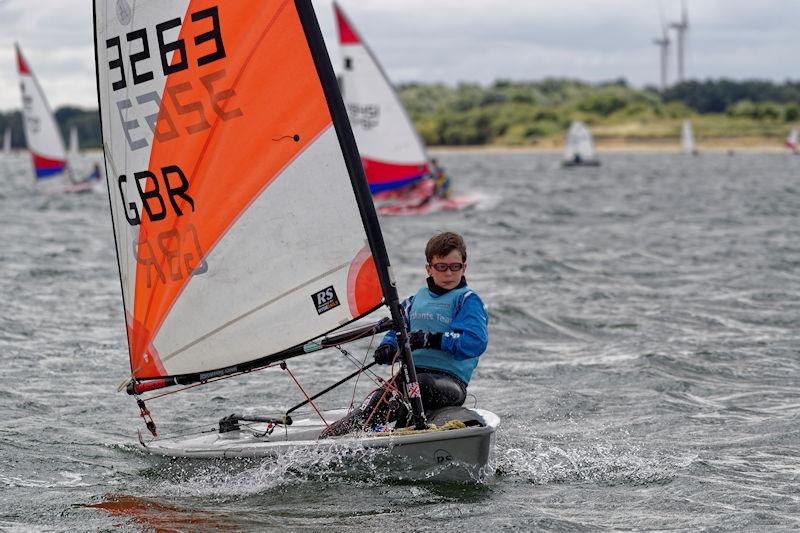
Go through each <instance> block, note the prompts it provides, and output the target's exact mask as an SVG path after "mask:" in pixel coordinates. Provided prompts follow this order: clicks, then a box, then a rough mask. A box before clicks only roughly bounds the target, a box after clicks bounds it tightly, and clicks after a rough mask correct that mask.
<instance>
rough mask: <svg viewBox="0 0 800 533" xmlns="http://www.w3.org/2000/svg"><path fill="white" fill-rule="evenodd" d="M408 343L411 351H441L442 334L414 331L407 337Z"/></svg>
mask: <svg viewBox="0 0 800 533" xmlns="http://www.w3.org/2000/svg"><path fill="white" fill-rule="evenodd" d="M408 342H409V343H410V344H411V349H412V350H419V349H420V348H433V349H434V350H441V349H442V334H441V333H432V332H430V331H415V332H413V333H410V334H409V335H408Z"/></svg>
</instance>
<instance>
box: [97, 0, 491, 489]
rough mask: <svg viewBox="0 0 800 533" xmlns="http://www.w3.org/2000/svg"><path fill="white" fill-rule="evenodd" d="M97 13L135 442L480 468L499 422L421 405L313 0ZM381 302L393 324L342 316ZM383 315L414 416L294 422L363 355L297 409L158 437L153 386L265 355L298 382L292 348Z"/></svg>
mask: <svg viewBox="0 0 800 533" xmlns="http://www.w3.org/2000/svg"><path fill="white" fill-rule="evenodd" d="M94 8H95V46H96V58H97V78H98V98H99V104H100V115H101V121H102V131H103V141H104V153H105V164H106V176H107V180H108V190H109V201H110V207H111V218H112V221H113V227H114V234H115V240H116V245H117V258H118V263H119V270H120V278H121V286H122V300H123V306H124V310H125V319H126V323H127V333H128V344H129V357H130V365H131V375H130V378H129V379H128V380H127V381H126V387H125V388H126V390H127V392H128V393H129V394H131V395H133V396H134V397H135V398H136V400H137V404H138V405H139V408H140V410H141V415H142V417H143V418H144V419H145V421H146V425H147V427H148V429H150V433H151V435H152V438H148V439H147V440H145V439H144V438H143V437H142V436H141V435H140V442H141V444H142V446H143V447H144V449H145V450H147V451H148V452H150V453H153V454H158V455H165V456H171V457H200V458H208V457H219V458H227V457H266V458H274V457H276V456H277V455H279V454H280V453H281V452H283V451H286V450H289V449H292V450H293V449H296V448H310V449H331V448H336V447H341V446H356V447H362V448H369V449H372V450H376V451H378V452H381V453H386V454H387V455H388V456H390V457H392V458H397V459H402V461H403V462H407V463H408V464H410V465H411V466H412V467H413V468H414V470H415V471H416V470H417V469H419V470H421V471H423V472H426V474H424V475H426V476H427V475H428V473H430V472H431V471H432V470H433V471H434V473H436V474H440V475H442V476H443V477H457V478H458V477H461V476H463V475H465V473H466V475H467V476H474V475H477V474H480V473H481V472H487V470H489V471H490V470H491V468H487V467H490V465H491V463H490V458H491V454H492V449H493V445H494V438H495V437H494V435H495V430H496V428H497V427H498V424H499V420H498V418H497V416H496V415H494V414H492V413H490V412H488V411H485V410H481V409H466V408H450V409H447V410H442V411H439V412H434V413H430V416H429V417H426V414H425V413H424V411H423V409H422V399H421V397H420V392H419V386H418V384H417V379H416V370H415V368H414V363H413V359H412V357H411V352H410V349H409V345H408V337H407V333H406V331H405V325H404V321H403V318H402V312H401V309H400V304H399V301H398V295H397V290H396V288H395V284H394V279H393V276H392V274H391V269H390V266H389V259H388V255H387V252H386V247H385V245H384V241H383V237H382V234H381V229H380V225H379V223H378V218H377V215H376V212H375V208H374V205H373V203H372V198H371V196H370V191H369V187H368V184H367V181H366V178H365V176H364V171H363V168H362V166H361V160H360V157H359V153H358V149H357V147H356V143H355V139H354V137H353V132H352V130H351V129H350V123H349V121H348V118H347V112H346V110H345V107H344V103H343V101H342V99H341V95H340V93H339V89H338V85H337V81H336V77H335V75H334V72H333V69H332V67H331V64H330V60H329V58H328V54H327V50H326V49H325V45H324V42H323V39H322V35H321V33H320V30H319V26H318V24H317V20H316V16H315V13H314V10H313V7H312V5H311V2H310V0H262V1H261V2H257V3H252V2H221V1H218V2H214V1H209V2H203V3H202V4H201V5H198V3H196V2H190V1H189V0H139V1H137V2H136V3H135V4H132V3H128V2H127V1H126V0H95V1H94ZM134 15H135V16H134ZM130 43H133V44H130ZM128 50H130V53H129V52H128ZM147 51H150V52H149V53H148V52H147ZM167 51H172V52H174V53H173V54H172V55H171V56H169V57H170V58H168V56H167ZM384 307H386V308H388V310H389V313H390V315H391V319H384V320H381V321H379V322H377V323H375V324H366V325H363V320H362V322H361V324H362V325H357V324H356V325H354V324H353V322H354V321H356V320H360V319H363V318H364V317H366V316H367V315H369V314H371V313H372V312H374V311H376V310H378V309H381V308H384ZM388 328H393V329H395V330H396V331H398V332H399V335H400V339H401V340H400V345H401V347H402V349H401V356H400V357H401V359H402V365H401V371H400V373H399V377H398V378H397V379H398V381H396V383H397V384H398V388H399V389H400V390H401V392H402V395H403V396H402V398H403V401H405V402H407V403H408V404H409V408H410V410H411V412H412V413H413V422H412V427H411V428H407V429H400V430H392V431H382V432H369V433H356V434H348V435H343V436H340V437H332V438H327V439H319V436H320V432H321V431H322V430H323V429H325V428H326V427H327V423H326V421H328V422H332V421H333V420H335V419H336V418H337V417H338V416H341V415H343V412H340V413H338V414H337V413H324V412H320V413H319V415H320V416H319V418H318V419H316V418H315V419H310V418H302V419H301V418H300V417H298V416H297V413H296V409H297V408H298V407H300V406H304V405H311V406H312V407H314V409H315V410H316V409H317V408H316V406H315V403H314V401H315V400H317V399H318V397H319V396H320V395H322V394H325V393H327V392H328V391H329V390H330V389H331V388H332V387H334V386H337V385H339V384H342V383H345V382H346V381H347V380H348V379H350V378H353V377H355V376H360V375H363V374H364V372H365V370H366V369H368V368H369V366H371V365H366V366H365V367H363V368H361V367H360V365H359V368H358V369H357V370H356V371H355V372H354V373H352V374H350V375H349V376H346V377H345V378H343V379H342V380H340V381H339V382H338V383H336V384H334V385H333V386H330V387H326V388H325V389H324V390H322V392H319V393H316V394H310V395H307V394H306V392H305V390H306V389H307V388H308V386H307V387H305V388H304V387H298V389H299V391H298V398H297V400H300V402H299V403H298V404H297V406H295V407H293V408H290V409H288V410H286V411H284V412H281V413H265V414H264V415H263V416H262V415H258V416H250V415H247V416H245V415H232V416H226V417H222V418H221V419H219V422H218V424H217V426H216V428H215V429H214V430H213V431H207V432H200V433H198V434H196V435H190V436H175V437H172V438H171V437H169V436H164V435H161V434H159V433H158V432H157V429H156V426H155V423H154V422H153V419H152V416H151V414H150V411H149V407H148V405H147V404H148V403H150V402H151V400H154V399H155V398H154V397H153V395H162V393H159V392H154V391H157V390H159V389H165V388H170V387H193V386H197V385H202V384H207V383H210V382H213V381H215V380H219V379H223V378H225V379H228V378H235V377H237V376H239V375H241V374H244V373H249V372H252V371H254V370H258V369H264V368H268V367H274V368H280V369H282V370H284V371H285V372H286V375H289V376H291V377H292V379H295V375H294V374H293V373H291V370H290V368H289V364H288V362H291V359H292V358H294V357H297V356H300V355H306V354H318V356H322V355H324V354H325V352H324V351H323V350H324V349H326V348H332V347H337V346H340V345H343V344H345V343H350V342H353V341H356V340H358V339H361V338H366V337H371V336H373V335H376V334H377V333H379V332H381V331H384V330H386V329H388ZM392 379H395V378H392ZM295 381H296V379H295ZM401 383H402V384H405V386H401V385H399V384H401ZM298 385H299V382H298ZM315 385H316V388H322V386H323V384H315ZM325 385H328V383H326V384H325ZM173 390H174V389H173ZM171 392H172V390H167V391H166V392H165V393H163V394H170V393H171ZM175 392H177V391H175ZM148 394H149V396H148V397H147V398H145V397H144V395H148ZM171 397H172V396H169V398H171ZM164 401H166V399H164V400H162V402H164ZM228 412H230V411H228ZM434 424H435V426H436V427H433V425H434ZM276 428H278V429H276ZM448 428H455V429H448ZM384 429H386V428H384ZM267 460H269V459H267Z"/></svg>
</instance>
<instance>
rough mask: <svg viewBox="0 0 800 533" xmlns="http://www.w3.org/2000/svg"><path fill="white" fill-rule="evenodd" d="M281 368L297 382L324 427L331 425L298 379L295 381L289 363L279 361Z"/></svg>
mask: <svg viewBox="0 0 800 533" xmlns="http://www.w3.org/2000/svg"><path fill="white" fill-rule="evenodd" d="M281 368H282V369H283V370H286V371H287V372H288V373H289V375H290V376H292V379H293V380H294V382H295V383H296V384H297V387H298V388H299V389H300V392H302V393H303V396H305V397H306V400H308V403H309V404H311V407H313V408H314V410H315V411H316V412H317V414H318V415H319V417H320V419H321V420H322V422H323V423H324V424H325V427H326V428H330V427H331V426H330V425H329V424H328V421H327V420H325V417H324V416H322V413H320V412H319V409H317V406H316V405H314V402H312V401H311V398H309V397H308V393H306V391H305V389H304V388H303V386H302V385H300V382H299V381H297V378H296V377H294V374H292V371H291V370H289V365H287V364H286V362H285V361H284V362H283V363H281Z"/></svg>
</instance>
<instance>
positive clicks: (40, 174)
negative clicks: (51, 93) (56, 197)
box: [14, 45, 67, 190]
mask: <svg viewBox="0 0 800 533" xmlns="http://www.w3.org/2000/svg"><path fill="white" fill-rule="evenodd" d="M14 47H15V49H16V53H17V70H18V73H19V81H20V90H21V91H22V124H23V131H24V132H25V141H26V142H27V144H28V150H29V151H30V153H31V159H32V161H33V169H34V176H35V177H36V183H37V184H39V185H41V186H42V187H43V188H44V189H47V190H55V189H59V188H61V186H62V185H63V181H62V180H63V178H64V176H65V175H66V172H67V152H66V150H65V148H64V140H63V139H62V138H61V132H60V131H59V129H58V124H57V123H56V119H55V116H54V115H53V112H52V111H51V109H50V105H49V104H48V103H47V98H46V97H45V95H44V91H43V90H42V87H41V85H39V81H38V80H37V79H36V76H35V75H34V74H33V70H31V68H30V66H29V64H28V62H27V61H26V60H25V58H24V57H23V55H22V51H21V50H20V48H19V45H14Z"/></svg>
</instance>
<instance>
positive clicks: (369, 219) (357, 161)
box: [295, 0, 426, 427]
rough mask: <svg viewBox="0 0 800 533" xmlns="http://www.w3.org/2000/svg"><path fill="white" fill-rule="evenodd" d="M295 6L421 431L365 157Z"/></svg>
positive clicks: (318, 35)
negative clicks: (364, 162)
mask: <svg viewBox="0 0 800 533" xmlns="http://www.w3.org/2000/svg"><path fill="white" fill-rule="evenodd" d="M295 6H296V8H297V12H298V14H299V16H300V22H301V24H302V25H303V31H304V32H305V34H306V39H307V41H308V45H309V48H310V50H311V55H312V57H313V59H314V64H315V65H316V68H317V73H318V75H319V78H320V81H321V82H322V88H323V91H324V93H325V98H326V100H327V101H328V108H329V109H330V113H331V118H332V119H333V125H334V128H335V129H336V135H337V136H338V138H339V143H340V145H341V148H342V152H343V154H344V156H345V164H346V166H347V170H348V173H349V174H350V181H351V182H352V184H353V191H354V193H355V196H356V201H357V203H358V208H359V211H360V212H361V219H362V221H363V223H364V229H365V231H366V234H367V240H368V241H369V246H370V249H371V250H372V254H373V257H374V258H375V266H376V268H377V271H378V277H379V279H380V283H381V289H382V290H383V296H384V299H385V301H386V304H387V305H388V307H389V311H390V313H391V316H392V322H393V324H394V327H395V329H396V331H398V332H399V336H398V344H399V346H400V348H401V354H402V357H403V372H404V378H405V382H406V387H407V391H408V397H409V400H410V401H411V406H412V410H413V416H414V423H415V425H416V426H417V427H424V426H426V421H425V414H424V410H423V407H422V397H421V396H420V393H419V385H418V384H417V373H416V369H415V367H414V360H413V358H412V357H411V347H410V346H409V344H408V335H407V331H406V326H405V321H404V320H403V315H402V312H401V309H400V299H399V297H398V294H397V287H396V286H395V283H394V279H393V276H391V275H390V268H391V266H390V264H389V254H388V253H387V251H386V244H385V243H384V240H383V234H382V233H381V229H380V223H379V222H378V214H377V212H376V211H375V205H374V204H373V203H372V195H371V194H370V192H369V185H368V184H367V178H366V175H365V174H364V168H363V166H362V165H361V157H360V156H359V153H358V147H357V145H356V141H355V137H354V135H353V130H352V128H351V127H350V120H349V118H348V116H347V110H346V109H345V106H344V101H343V100H342V95H341V93H340V92H339V84H338V82H337V80H336V75H335V73H334V71H333V66H332V65H331V62H330V57H329V56H328V52H327V49H326V47H325V42H324V40H323V38H322V32H321V31H320V28H319V23H318V22H317V18H316V15H315V13H314V8H313V7H312V5H311V2H310V0H295Z"/></svg>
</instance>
